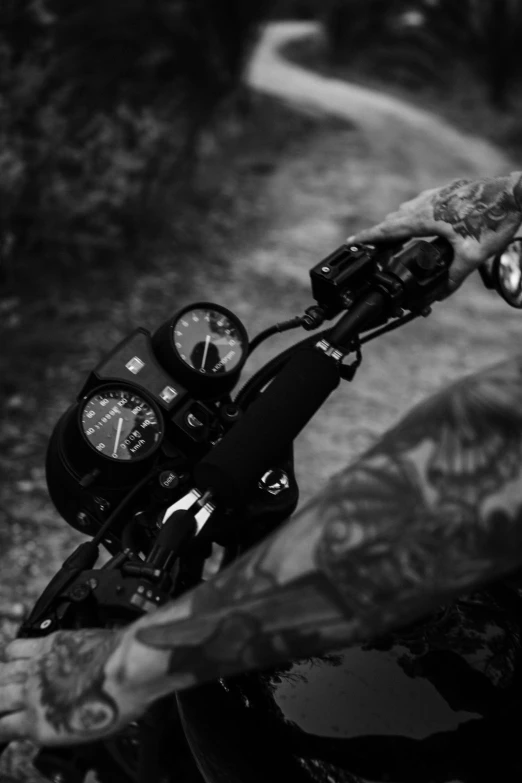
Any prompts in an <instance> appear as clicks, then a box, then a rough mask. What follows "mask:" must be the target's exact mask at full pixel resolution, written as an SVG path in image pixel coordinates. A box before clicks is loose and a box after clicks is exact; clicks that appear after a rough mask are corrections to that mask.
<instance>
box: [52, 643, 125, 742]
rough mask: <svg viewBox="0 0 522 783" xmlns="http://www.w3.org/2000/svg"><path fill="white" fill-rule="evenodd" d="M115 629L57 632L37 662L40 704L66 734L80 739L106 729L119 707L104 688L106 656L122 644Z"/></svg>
mask: <svg viewBox="0 0 522 783" xmlns="http://www.w3.org/2000/svg"><path fill="white" fill-rule="evenodd" d="M120 640H121V639H120V636H119V635H116V634H115V633H114V631H103V630H82V631H78V632H76V633H75V632H72V633H71V632H64V633H57V634H56V635H55V636H54V640H53V644H52V647H51V649H50V650H49V652H48V653H47V655H46V656H45V657H43V658H41V660H40V661H39V662H38V672H37V674H38V677H39V682H40V703H41V706H42V710H43V712H44V716H45V719H46V721H47V722H48V723H49V724H50V725H51V726H52V727H53V728H54V729H55V730H56V732H57V733H60V734H61V733H63V734H64V735H75V736H78V737H79V738H81V737H82V736H83V737H86V736H87V735H96V734H97V733H99V732H104V733H105V732H107V731H109V730H110V729H111V727H112V726H113V725H114V724H115V723H116V721H117V718H118V707H117V705H116V702H115V701H114V699H113V698H111V696H109V694H108V693H107V692H106V691H105V690H104V684H105V679H106V674H105V665H106V663H107V659H108V658H109V657H110V655H111V654H112V652H113V651H114V650H115V649H116V648H117V647H118V645H119V643H120Z"/></svg>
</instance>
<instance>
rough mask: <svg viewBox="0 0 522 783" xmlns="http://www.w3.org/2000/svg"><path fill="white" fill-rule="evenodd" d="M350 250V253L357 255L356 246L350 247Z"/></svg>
mask: <svg viewBox="0 0 522 783" xmlns="http://www.w3.org/2000/svg"><path fill="white" fill-rule="evenodd" d="M350 250H351V251H352V253H357V251H358V250H359V248H358V247H357V245H352V246H351V247H350Z"/></svg>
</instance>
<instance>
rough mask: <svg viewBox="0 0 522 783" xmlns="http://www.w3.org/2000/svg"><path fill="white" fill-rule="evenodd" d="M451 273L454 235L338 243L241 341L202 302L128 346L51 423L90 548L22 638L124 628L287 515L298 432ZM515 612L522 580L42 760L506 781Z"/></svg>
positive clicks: (234, 324)
mask: <svg viewBox="0 0 522 783" xmlns="http://www.w3.org/2000/svg"><path fill="white" fill-rule="evenodd" d="M521 258H522V240H520V239H517V240H515V241H514V242H512V243H511V244H510V245H509V246H508V247H507V248H506V250H505V252H504V253H502V254H501V255H499V256H498V257H497V258H495V259H494V260H490V262H488V263H487V264H485V265H483V267H482V268H481V269H480V270H479V272H480V274H481V277H482V280H483V282H484V284H485V285H486V286H487V287H488V288H492V289H495V290H496V291H497V292H498V293H500V294H501V295H502V296H503V298H504V299H505V300H506V301H507V302H508V304H510V305H512V306H513V307H517V308H522V271H521V270H522V264H521ZM451 260H452V249H451V246H450V245H449V244H448V243H447V242H446V241H444V240H442V239H435V240H422V241H418V240H417V241H412V242H409V243H407V244H405V245H403V244H402V243H401V244H383V245H379V246H372V245H352V246H348V245H342V246H341V247H340V248H338V249H337V250H336V251H334V252H333V253H332V254H331V255H329V256H328V257H327V258H326V259H324V260H322V261H320V262H319V263H318V264H317V265H316V266H314V267H313V268H312V270H311V271H310V278H311V290H312V296H313V299H314V302H315V303H314V304H312V305H311V306H310V307H308V308H307V309H306V310H305V312H304V314H303V315H300V316H296V317H294V318H292V319H290V320H287V321H284V322H282V323H278V324H276V325H274V326H272V327H269V328H267V329H265V330H264V331H263V332H261V333H260V334H259V335H258V336H257V337H256V338H255V339H254V340H252V341H251V342H249V340H248V336H247V332H246V329H245V327H244V326H243V324H242V323H241V321H240V320H239V319H238V318H237V316H236V315H235V314H234V313H232V312H231V311H229V310H227V309H226V308H224V307H222V306H221V305H220V304H216V303H212V302H196V303H194V304H190V305H188V306H186V307H184V308H183V309H182V310H180V311H179V312H177V313H176V314H175V315H174V316H173V317H172V318H170V319H169V320H168V321H166V322H165V323H164V324H162V325H160V326H159V328H158V329H157V330H156V331H155V332H154V333H152V334H151V333H149V332H148V331H146V330H145V329H142V328H137V329H136V330H135V331H133V332H132V333H131V334H130V335H129V336H128V337H126V338H125V339H124V340H122V341H121V342H120V343H119V344H118V345H116V346H115V347H114V349H113V350H112V351H110V352H109V353H108V354H107V355H106V356H104V357H103V358H102V360H101V361H100V362H99V364H98V365H97V366H96V367H95V368H94V369H93V370H92V371H91V372H90V373H89V375H88V377H87V378H86V380H85V382H84V384H83V386H82V388H81V390H80V392H79V393H78V395H77V397H76V400H75V401H74V403H73V404H72V405H71V407H70V408H69V409H68V410H67V411H66V412H65V413H64V414H63V415H62V417H61V418H60V420H59V421H58V423H57V424H56V426H55V428H54V431H53V433H52V436H51V439H50V442H49V447H48V453H47V460H46V475H47V483H48V488H49V493H50V496H51V499H52V501H53V503H54V505H55V506H56V508H57V510H58V512H59V513H60V515H61V516H62V517H63V519H64V520H65V521H66V522H67V523H68V524H69V525H71V526H72V527H73V528H75V529H76V530H79V531H80V532H81V533H83V534H86V535H87V536H90V537H91V540H90V541H87V542H85V543H83V544H81V545H80V546H79V547H78V548H77V549H76V550H75V551H74V552H73V553H72V554H71V555H70V556H69V557H68V559H67V560H66V561H65V562H64V564H63V566H62V567H61V569H60V570H59V571H58V573H57V574H56V575H55V576H54V577H53V579H52V580H51V582H50V583H49V585H48V586H47V588H46V589H45V590H44V592H43V594H42V595H41V596H40V598H39V599H38V601H37V602H36V605H35V606H34V608H33V610H32V611H31V613H30V615H29V616H28V617H27V619H26V620H25V621H24V622H23V624H22V626H21V628H20V630H19V634H18V636H19V638H30V637H38V636H43V635H46V634H49V633H51V632H53V631H56V630H64V629H79V628H89V627H95V628H101V627H104V628H116V627H120V626H123V625H126V624H129V623H131V622H132V621H133V620H135V619H137V618H138V617H140V616H141V615H142V614H143V613H145V612H151V611H154V610H155V608H156V607H157V606H161V605H162V604H164V603H165V602H167V601H171V600H173V599H176V598H177V597H179V596H180V595H182V594H183V593H184V592H186V591H187V590H189V589H191V588H193V587H195V586H196V585H197V584H198V583H200V582H201V580H205V579H208V578H211V576H212V574H213V573H215V572H216V571H217V570H218V569H220V568H224V567H226V565H227V564H228V563H230V562H231V561H232V560H234V559H235V558H236V557H237V556H238V555H240V554H242V553H243V552H244V551H246V550H247V549H249V548H250V547H252V546H254V545H255V544H256V543H258V542H259V541H261V540H262V539H263V538H265V537H266V536H267V535H268V534H269V533H271V532H272V531H274V530H275V529H276V528H277V527H278V526H280V525H282V524H283V523H284V522H285V521H286V520H288V518H289V517H290V516H291V514H292V513H293V512H294V510H295V508H296V506H297V503H298V497H299V490H298V485H297V482H296V478H295V474H294V455H293V442H294V440H295V438H296V437H297V435H298V434H299V433H300V431H301V430H302V429H303V428H304V427H305V426H306V424H307V422H308V421H309V420H310V419H311V418H312V417H313V415H314V413H315V412H316V411H317V410H319V408H320V407H321V406H322V404H323V403H324V401H325V400H326V399H327V398H328V396H329V395H330V394H331V393H332V392H333V391H334V390H335V389H337V387H338V386H339V384H340V381H341V380H344V381H347V382H352V381H353V380H354V377H355V374H356V372H357V368H358V367H359V365H360V363H361V361H362V347H363V345H365V344H366V343H368V342H370V341H371V340H374V339H377V338H378V337H380V336H381V335H382V334H384V333H387V332H389V331H392V330H394V329H397V328H399V327H401V326H403V325H404V324H406V323H409V322H410V321H412V320H413V319H415V318H418V317H420V316H424V317H427V316H428V315H429V314H430V312H431V307H432V305H433V304H434V302H435V301H436V300H437V298H438V297H439V296H440V294H441V292H442V291H443V289H444V287H445V285H446V282H447V279H448V268H449V265H450V263H451ZM335 319H337V320H335ZM334 320H335V322H334V324H333V325H330V326H329V327H328V328H326V329H323V330H322V331H319V332H318V331H317V330H319V329H320V328H321V327H322V326H323V325H324V324H325V322H326V321H334ZM296 328H304V329H305V330H306V331H308V332H313V334H310V335H308V336H307V337H306V338H305V339H303V340H301V341H300V342H297V343H296V344H294V345H292V346H290V347H289V348H287V349H286V350H284V351H283V352H282V353H280V354H279V355H277V356H275V357H274V358H272V359H271V360H270V361H268V363H267V364H266V365H265V366H264V367H262V368H261V369H260V370H259V371H258V372H256V373H255V374H254V375H253V376H252V377H251V378H250V380H249V381H248V382H247V383H246V384H245V385H243V386H242V387H240V386H239V383H240V378H241V373H242V371H243V368H244V366H245V363H246V362H247V360H248V357H249V356H250V355H251V354H252V352H253V351H254V350H255V349H256V348H257V346H258V345H259V344H260V343H261V342H263V341H264V340H266V339H267V338H269V337H270V336H272V335H274V334H277V333H280V332H284V331H288V330H290V329H296ZM346 358H348V359H349V360H350V361H349V363H346V362H345V359H346ZM254 444H255V447H254ZM100 545H102V546H103V547H104V549H105V550H106V553H107V557H106V561H105V562H104V563H103V564H102V565H101V566H98V567H97V562H98V559H99V548H100ZM521 599H522V590H520V591H519V589H518V586H517V583H516V580H506V581H502V582H497V583H495V584H491V585H489V586H488V587H487V588H485V589H482V590H480V591H479V592H476V593H473V594H471V595H467V596H462V597H460V598H459V599H458V600H456V601H454V602H453V603H452V604H450V605H448V606H444V607H441V608H440V609H439V610H438V611H437V612H434V613H432V614H430V615H429V616H427V617H423V618H421V619H420V620H418V621H417V622H415V623H414V624H412V625H409V626H408V627H406V628H401V629H397V630H396V631H394V632H392V633H389V634H387V635H386V636H385V637H382V638H379V639H370V640H368V641H367V642H366V643H365V644H362V645H358V646H354V647H351V648H349V649H346V650H342V651H340V652H339V651H336V652H335V653H331V654H329V655H324V656H321V657H316V658H313V659H307V660H302V661H293V662H290V663H288V664H287V665H282V666H278V667H276V668H274V669H272V670H269V671H268V670H265V671H263V672H261V673H251V674H247V675H241V676H238V677H234V678H229V679H226V680H219V681H217V682H214V683H211V684H209V685H205V686H201V687H198V688H194V689H192V690H188V691H183V692H181V693H179V694H177V696H169V697H168V698H164V699H161V700H159V701H158V702H157V703H155V704H154V706H153V707H152V708H151V709H150V710H149V711H148V712H147V713H146V715H145V716H144V717H143V718H142V719H140V720H139V721H135V722H132V723H131V724H130V725H129V726H127V727H126V728H125V729H124V730H123V731H121V732H120V733H119V734H117V735H116V736H114V737H111V738H108V739H106V740H103V741H97V742H94V743H91V744H88V745H80V746H75V747H64V748H42V749H40V751H39V752H38V753H37V755H36V756H35V759H34V762H33V763H34V766H35V768H36V769H37V770H38V771H39V772H40V773H41V774H42V775H44V776H45V777H46V778H48V779H49V780H50V781H54V783H84V781H86V780H87V779H89V780H91V779H92V777H90V778H89V775H90V773H95V775H96V777H97V780H98V781H99V783H109V781H111V783H114V782H115V781H116V783H142V781H147V783H168V782H169V781H176V782H177V783H202V781H207V783H220V781H223V780H226V781H231V782H232V783H246V782H247V781H248V783H256V782H257V781H259V783H261V781H266V780H267V779H270V780H272V781H273V783H283V781H284V782H285V783H287V781H288V780H291V781H293V782H294V781H295V783H309V782H310V781H317V782H319V781H321V782H323V781H329V782H331V783H346V782H347V781H349V782H350V783H366V782H369V781H372V782H373V781H395V782H396V783H409V782H410V781H411V783H439V782H440V783H450V782H451V781H454V782H456V781H459V782H460V783H479V781H480V782H481V783H482V781H486V780H487V781H488V782H489V781H490V780H491V779H504V780H512V779H515V777H516V772H519V773H520V772H521V770H522V766H521V764H522V762H521V760H520V756H519V754H518V752H517V747H518V745H517V742H516V739H515V737H516V736H518V735H519V730H520V727H521V721H520V717H519V715H520V710H519V703H520V696H521V693H522V678H521V672H522V642H521V639H522V601H521ZM492 747H495V748H496V751H495V752H493V751H492ZM4 749H5V746H4V747H3V748H1V749H0V750H1V751H3V750H4Z"/></svg>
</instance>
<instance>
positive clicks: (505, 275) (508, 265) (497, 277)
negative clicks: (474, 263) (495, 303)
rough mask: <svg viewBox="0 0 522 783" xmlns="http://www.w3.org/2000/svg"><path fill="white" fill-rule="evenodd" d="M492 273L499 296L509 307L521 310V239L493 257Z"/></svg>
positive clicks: (514, 241)
mask: <svg viewBox="0 0 522 783" xmlns="http://www.w3.org/2000/svg"><path fill="white" fill-rule="evenodd" d="M492 273H493V280H494V284H495V288H496V289H497V291H498V292H499V294H500V295H501V296H502V297H503V298H504V299H505V300H506V302H507V303H508V304H509V305H511V307H518V308H522V237H521V238H518V239H514V240H513V242H510V243H509V245H508V246H507V247H506V249H505V250H504V252H503V253H501V254H500V255H498V256H496V257H495V260H494V262H493V268H492Z"/></svg>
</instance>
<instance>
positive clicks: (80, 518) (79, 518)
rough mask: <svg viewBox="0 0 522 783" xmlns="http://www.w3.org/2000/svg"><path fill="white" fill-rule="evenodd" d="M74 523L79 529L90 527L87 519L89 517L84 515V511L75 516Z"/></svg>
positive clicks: (89, 521)
mask: <svg viewBox="0 0 522 783" xmlns="http://www.w3.org/2000/svg"><path fill="white" fill-rule="evenodd" d="M76 522H77V523H78V525H79V526H80V527H88V525H90V523H91V520H90V519H89V515H88V514H86V513H85V511H79V512H78V513H77V514H76Z"/></svg>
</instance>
